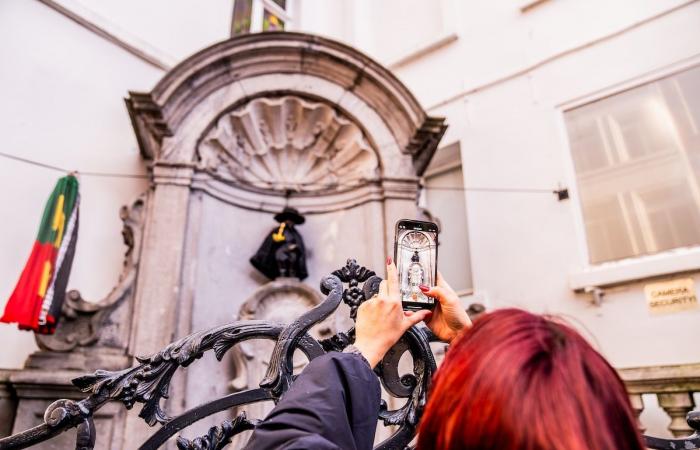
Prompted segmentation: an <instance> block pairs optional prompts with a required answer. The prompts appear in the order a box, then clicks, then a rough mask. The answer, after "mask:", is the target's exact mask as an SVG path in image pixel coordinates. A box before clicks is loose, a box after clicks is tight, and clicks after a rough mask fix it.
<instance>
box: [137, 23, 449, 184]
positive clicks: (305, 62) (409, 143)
mask: <svg viewBox="0 0 700 450" xmlns="http://www.w3.org/2000/svg"><path fill="white" fill-rule="evenodd" d="M270 77H271V78H272V79H271V80H269V79H268V78H270ZM263 80H264V81H263ZM221 91H225V92H223V93H221V95H219V94H217V92H221ZM261 91H265V92H267V93H268V95H264V94H260V92H261ZM300 92H305V93H309V94H315V97H316V98H319V99H324V100H327V101H328V103H330V104H333V105H337V106H338V107H339V108H342V109H344V110H346V111H348V110H350V109H355V110H357V111H361V110H362V111H364V110H369V111H371V112H372V114H376V115H377V117H378V118H379V120H380V121H381V122H382V124H381V126H382V127H385V128H386V130H388V133H389V136H390V137H391V142H385V141H380V140H377V141H375V142H374V144H375V145H376V147H377V149H378V150H380V152H381V147H382V146H384V145H385V144H386V145H391V146H392V149H393V148H397V149H398V150H399V152H401V153H403V154H405V155H408V156H409V157H410V159H411V160H412V161H413V165H414V170H415V172H417V174H418V175H420V174H421V173H422V172H423V170H424V169H425V166H426V165H427V163H428V162H429V160H430V158H431V157H432V154H433V153H434V151H435V148H436V146H437V142H438V141H439V140H440V138H441V137H442V134H443V133H444V131H445V129H446V126H445V125H444V123H443V119H441V118H435V117H429V116H428V115H427V114H426V112H425V111H424V110H423V109H422V107H421V106H420V105H419V104H418V102H417V101H416V99H415V98H414V97H413V95H412V94H411V93H410V91H409V90H408V89H407V88H406V87H405V86H404V85H403V84H402V83H401V82H400V81H399V80H398V79H397V78H396V77H395V76H394V75H393V74H392V73H391V72H390V71H389V70H388V69H386V68H385V67H383V66H381V65H380V64H378V63H376V62H375V61H373V60H372V59H370V58H369V57H367V56H366V55H364V54H362V53H360V52H358V51H357V50H356V49H354V48H352V47H349V46H346V45H344V44H341V43H339V42H335V41H332V40H329V39H325V38H321V37H319V36H312V35H308V34H302V33H293V32H267V33H255V34H249V35H245V36H240V37H236V38H233V39H229V40H227V41H223V42H220V43H218V44H215V45H213V46H211V47H208V48H206V49H204V50H202V51H200V52H199V53H197V54H195V55H193V56H192V57H190V58H188V59H187V60H185V61H183V62H182V63H180V64H179V65H178V66H177V67H175V68H174V69H173V70H171V71H170V72H169V73H168V74H167V75H166V76H165V77H164V78H163V79H162V80H161V81H160V82H159V83H158V84H157V85H156V87H155V88H154V89H153V91H151V92H150V93H131V94H130V97H129V99H128V100H127V105H128V109H129V114H130V115H131V119H132V124H133V125H134V129H135V131H136V134H137V136H138V142H139V146H140V148H141V152H142V154H143V155H144V157H146V158H147V159H156V160H162V159H167V160H169V161H171V162H174V161H179V162H191V161H193V160H194V154H193V151H194V147H193V146H191V145H190V142H189V141H188V140H187V138H185V137H183V136H181V134H182V130H184V129H185V128H187V127H191V125H192V122H193V121H194V122H197V121H198V120H207V123H208V122H209V120H208V119H205V118H201V116H202V114H200V110H199V109H198V108H199V107H200V106H201V105H202V104H204V103H207V111H209V112H211V111H213V112H214V113H215V114H217V115H218V114H219V113H220V112H221V111H224V110H225V109H226V108H228V107H230V106H231V105H233V104H234V103H236V102H237V101H241V100H243V99H246V98H250V97H252V96H254V95H257V96H267V97H270V96H272V94H275V95H277V96H279V95H285V94H291V93H300ZM215 97H216V98H215ZM209 100H211V101H209ZM220 101H223V103H220ZM198 123H199V122H198ZM204 125H206V124H204ZM363 125H368V126H369V124H365V123H363ZM198 126H200V125H198ZM189 131H192V130H189ZM376 134H377V133H370V136H368V137H369V138H370V139H377V137H378V136H376ZM166 141H167V142H166ZM392 151H393V150H392ZM396 175H402V174H396ZM403 175H405V174H403Z"/></svg>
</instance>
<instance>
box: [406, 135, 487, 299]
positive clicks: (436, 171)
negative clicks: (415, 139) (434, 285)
mask: <svg viewBox="0 0 700 450" xmlns="http://www.w3.org/2000/svg"><path fill="white" fill-rule="evenodd" d="M453 145H456V146H457V148H458V150H459V153H458V155H459V160H456V161H450V162H448V163H447V164H443V165H441V166H439V167H436V168H432V169H431V168H427V169H426V171H425V172H424V173H423V174H422V175H421V177H420V183H421V196H420V199H419V206H420V207H421V208H427V210H428V211H430V212H431V213H432V211H431V210H430V204H429V203H428V201H427V199H426V198H425V197H426V193H427V190H428V189H429V188H428V187H427V185H426V178H430V177H432V176H436V175H442V174H444V173H446V172H449V171H451V170H454V169H456V168H460V169H462V185H463V186H466V179H465V174H464V160H463V158H462V141H461V140H460V139H455V140H453V141H449V142H448V143H445V142H444V141H443V142H440V145H439V146H438V150H439V149H442V148H448V147H451V146H453ZM436 152H437V150H436ZM464 203H465V204H464V208H465V211H466V212H467V216H466V218H465V220H466V221H467V245H468V247H467V249H468V254H467V257H468V258H469V271H470V278H471V287H468V288H465V289H458V290H455V293H456V294H457V296H458V297H460V298H461V299H466V298H469V297H471V296H473V295H475V292H476V290H475V287H474V271H473V270H472V268H473V259H472V253H471V246H470V245H469V244H470V242H469V211H468V202H467V196H466V191H465V195H464ZM438 270H439V267H438Z"/></svg>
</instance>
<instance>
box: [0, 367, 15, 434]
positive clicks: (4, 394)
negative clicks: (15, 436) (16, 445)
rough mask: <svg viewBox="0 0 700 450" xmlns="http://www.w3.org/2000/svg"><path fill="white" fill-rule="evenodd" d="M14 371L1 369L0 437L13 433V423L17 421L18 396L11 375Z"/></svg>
mask: <svg viewBox="0 0 700 450" xmlns="http://www.w3.org/2000/svg"><path fill="white" fill-rule="evenodd" d="M13 372H14V371H12V370H3V371H0V437H5V436H9V435H10V434H12V424H14V422H15V411H16V409H17V396H16V395H15V391H14V389H13V388H12V386H11V384H10V376H11V375H12V373H13Z"/></svg>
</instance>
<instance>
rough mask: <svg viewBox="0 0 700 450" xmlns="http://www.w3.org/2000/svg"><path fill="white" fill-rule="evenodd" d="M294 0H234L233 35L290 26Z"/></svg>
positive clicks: (281, 28) (276, 29)
mask: <svg viewBox="0 0 700 450" xmlns="http://www.w3.org/2000/svg"><path fill="white" fill-rule="evenodd" d="M291 4H292V0H234V3H233V18H232V20H231V36H238V35H241V34H246V33H258V32H260V31H281V30H284V29H286V28H288V27H289V24H290V22H291V20H292V17H291V13H290V10H291Z"/></svg>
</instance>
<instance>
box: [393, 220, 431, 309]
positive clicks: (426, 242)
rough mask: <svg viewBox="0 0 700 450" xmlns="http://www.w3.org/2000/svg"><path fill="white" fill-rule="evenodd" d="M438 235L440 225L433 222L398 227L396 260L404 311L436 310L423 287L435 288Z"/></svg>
mask: <svg viewBox="0 0 700 450" xmlns="http://www.w3.org/2000/svg"><path fill="white" fill-rule="evenodd" d="M437 234H438V229H437V225H436V224H434V223H432V222H422V221H418V220H407V219H402V220H399V221H398V222H397V223H396V237H395V242H394V259H395V260H396V268H397V270H398V273H399V285H400V286H401V302H402V304H403V307H404V309H432V308H433V307H434V306H435V299H433V298H432V297H428V296H427V295H425V294H424V293H423V292H422V291H421V290H420V288H419V286H420V285H421V284H424V285H426V286H434V285H435V282H436V279H437Z"/></svg>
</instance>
